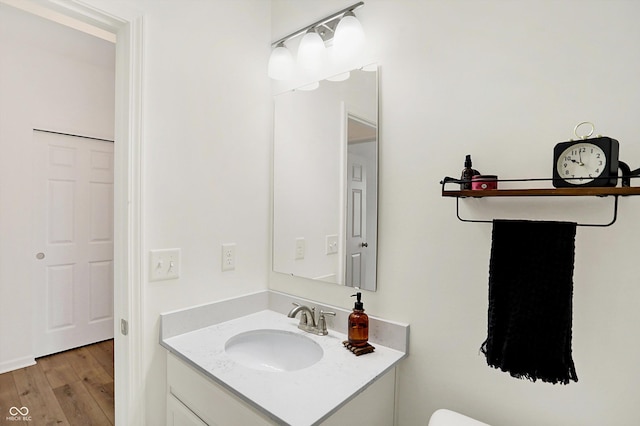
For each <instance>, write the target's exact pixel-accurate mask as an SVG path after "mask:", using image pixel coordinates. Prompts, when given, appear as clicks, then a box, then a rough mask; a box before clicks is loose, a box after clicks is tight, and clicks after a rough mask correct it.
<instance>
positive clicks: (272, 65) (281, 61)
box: [269, 42, 294, 80]
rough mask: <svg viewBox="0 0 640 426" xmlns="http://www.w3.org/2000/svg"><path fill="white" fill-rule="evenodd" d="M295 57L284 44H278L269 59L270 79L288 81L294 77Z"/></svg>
mask: <svg viewBox="0 0 640 426" xmlns="http://www.w3.org/2000/svg"><path fill="white" fill-rule="evenodd" d="M293 65H294V60H293V55H291V52H289V49H287V48H286V47H285V45H284V42H283V43H280V44H278V45H277V46H276V47H275V49H273V52H271V56H270V57H269V77H271V78H273V79H274V80H288V79H290V78H291V76H292V75H293Z"/></svg>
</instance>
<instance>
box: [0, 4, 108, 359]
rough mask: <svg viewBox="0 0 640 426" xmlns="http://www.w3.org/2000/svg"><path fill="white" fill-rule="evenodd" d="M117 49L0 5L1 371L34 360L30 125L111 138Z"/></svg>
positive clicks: (40, 289) (33, 255)
mask: <svg viewBox="0 0 640 426" xmlns="http://www.w3.org/2000/svg"><path fill="white" fill-rule="evenodd" d="M114 72H115V47H114V45H113V44H112V43H109V42H106V41H104V40H100V39H97V38H94V37H91V36H88V35H86V34H83V33H79V32H77V31H74V30H71V29H69V28H66V27H63V26H61V25H58V24H55V23H52V22H50V21H47V20H44V19H42V18H37V17H35V16H33V15H30V14H27V13H25V12H22V11H19V10H17V9H14V8H13V7H10V6H7V5H4V4H0V94H1V95H0V153H1V154H0V371H7V370H11V369H14V368H18V367H22V366H25V365H27V364H29V363H33V350H32V320H33V309H34V303H33V302H32V300H33V299H32V295H34V294H35V292H38V291H42V290H43V289H42V288H35V289H33V291H32V288H31V285H32V281H31V279H32V277H31V269H32V267H33V265H34V262H36V260H35V254H36V253H35V250H34V244H33V240H32V234H31V230H32V220H33V216H32V211H33V207H32V203H33V201H34V200H33V192H32V191H30V189H31V188H32V179H33V171H34V170H33V168H34V162H33V158H32V152H33V129H34V128H39V129H46V130H53V131H59V132H68V133H72V134H80V135H86V136H92V137H98V138H105V139H113V131H114V129H113V123H114Z"/></svg>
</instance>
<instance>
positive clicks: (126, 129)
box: [0, 0, 146, 424]
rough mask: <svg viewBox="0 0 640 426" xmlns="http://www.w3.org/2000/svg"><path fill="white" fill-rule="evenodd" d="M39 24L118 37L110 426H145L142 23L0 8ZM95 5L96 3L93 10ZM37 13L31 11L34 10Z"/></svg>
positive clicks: (78, 9) (107, 11)
mask: <svg viewBox="0 0 640 426" xmlns="http://www.w3.org/2000/svg"><path fill="white" fill-rule="evenodd" d="M0 3H6V4H8V5H10V6H15V7H18V8H20V9H23V10H26V11H28V12H30V13H35V14H38V13H36V12H41V13H42V15H40V16H47V17H51V16H57V17H61V18H62V19H63V20H66V21H67V22H69V21H75V22H78V23H80V24H83V25H85V26H86V25H88V26H91V27H92V28H98V29H100V30H102V31H106V32H108V33H111V34H115V36H116V37H117V42H116V87H115V92H116V93H115V94H116V105H115V140H116V141H117V149H116V150H115V153H114V170H115V173H114V210H113V211H114V250H113V252H114V268H113V275H114V289H113V290H114V298H113V308H114V321H113V329H114V340H115V346H114V358H115V372H114V375H115V421H116V423H117V424H145V421H144V413H145V411H146V407H145V403H144V402H145V398H144V386H143V383H144V377H143V374H144V368H143V367H142V366H143V356H142V353H143V351H142V346H143V335H144V333H143V302H144V287H143V286H142V281H143V277H144V272H143V268H142V259H143V250H142V246H143V244H142V241H143V238H142V191H143V185H142V173H141V171H142V118H141V117H142V76H143V72H142V57H143V55H142V52H143V46H144V40H143V33H144V32H143V15H142V13H141V12H140V11H138V10H135V8H133V7H132V6H130V5H127V4H124V3H119V2H114V3H110V2H106V3H104V2H100V6H99V7H94V6H93V5H91V3H92V1H87V2H77V1H73V0H46V1H38V2H31V1H28V0H19V1H16V0H0ZM96 3H98V2H96ZM33 9H37V10H33Z"/></svg>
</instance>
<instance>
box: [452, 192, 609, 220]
mask: <svg viewBox="0 0 640 426" xmlns="http://www.w3.org/2000/svg"><path fill="white" fill-rule="evenodd" d="M613 197H614V201H613V218H612V219H611V222H609V223H578V224H577V226H588V227H595V228H606V227H608V226H611V225H613V224H614V223H616V220H617V219H618V195H613ZM455 198H456V216H457V218H458V220H460V221H461V222H469V223H493V220H483V219H465V218H463V217H461V216H460V198H461V197H455Z"/></svg>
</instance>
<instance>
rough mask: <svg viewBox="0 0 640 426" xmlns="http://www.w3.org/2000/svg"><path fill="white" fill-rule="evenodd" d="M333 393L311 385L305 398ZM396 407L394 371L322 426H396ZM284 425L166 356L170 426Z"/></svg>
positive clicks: (190, 368) (195, 371)
mask: <svg viewBox="0 0 640 426" xmlns="http://www.w3.org/2000/svg"><path fill="white" fill-rule="evenodd" d="M365 356H366V355H365ZM331 391H332V389H325V388H318V387H317V386H314V384H313V383H308V384H305V389H304V394H305V397H308V398H312V399H313V398H316V397H317V396H318V395H319V394H321V393H323V392H331ZM273 392H276V393H277V389H274V390H273ZM292 403H293V402H292ZM394 407H395V367H394V368H392V369H391V370H389V371H388V372H387V373H386V374H385V375H384V376H382V377H381V378H379V379H378V380H376V381H374V382H373V383H372V384H371V385H370V386H368V387H367V388H366V389H365V390H364V391H363V392H361V393H360V394H358V395H357V396H356V397H354V398H353V399H352V400H351V401H349V402H348V403H347V404H346V405H344V406H343V407H342V408H340V409H339V410H338V411H336V412H335V413H333V414H332V415H331V416H330V417H328V418H327V419H326V420H325V421H323V422H321V423H319V424H322V425H323V426H344V425H346V424H353V423H359V424H367V425H374V426H375V425H379V426H389V425H393V424H394ZM281 424H285V423H283V422H281V421H278V419H277V418H273V417H270V416H269V415H268V413H267V412H265V411H261V410H258V409H257V408H256V407H254V406H252V405H251V404H249V403H248V402H245V401H243V400H241V399H240V398H239V397H237V396H236V395H234V394H232V393H231V392H229V391H228V390H227V389H225V388H223V387H222V386H221V385H219V384H217V383H215V382H214V381H213V380H211V379H210V378H208V377H206V376H205V375H204V374H202V373H201V372H199V371H197V370H196V369H194V368H193V367H192V366H190V365H188V364H187V363H186V362H184V361H183V360H181V359H179V358H178V357H177V356H175V355H174V354H172V353H170V352H169V353H168V354H167V426H203V425H209V426H229V425H251V426H262V425H281ZM293 426H304V425H293Z"/></svg>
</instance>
